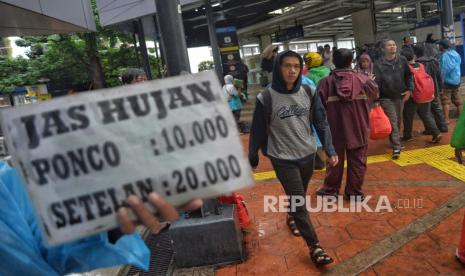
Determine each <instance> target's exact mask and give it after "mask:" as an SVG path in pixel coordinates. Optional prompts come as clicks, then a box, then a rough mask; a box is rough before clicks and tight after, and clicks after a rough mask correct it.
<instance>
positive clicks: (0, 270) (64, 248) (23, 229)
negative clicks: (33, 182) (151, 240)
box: [0, 161, 150, 275]
mask: <svg viewBox="0 0 465 276" xmlns="http://www.w3.org/2000/svg"><path fill="white" fill-rule="evenodd" d="M0 233H1V242H0V275H63V274H68V273H72V272H85V271H90V270H93V269H97V268H103V267H110V266H117V265H122V264H131V265H135V266H138V267H140V268H142V269H145V270H148V266H149V259H150V251H149V249H148V248H147V246H146V245H145V243H144V242H143V240H142V239H141V237H140V236H139V234H137V233H135V234H133V235H125V236H123V237H121V238H120V239H119V240H118V241H117V242H116V243H115V244H111V243H110V242H109V241H108V237H107V233H101V234H99V235H95V236H92V237H88V238H85V239H81V240H78V241H75V242H70V243H67V244H63V245H60V246H55V247H49V248H47V247H45V246H44V244H43V243H42V231H41V229H40V228H39V226H38V224H37V219H36V215H35V213H34V210H33V208H32V204H31V202H30V200H29V198H28V195H27V193H26V191H25V189H24V186H23V184H22V181H21V179H20V178H19V176H18V175H17V174H16V172H15V171H14V170H13V169H12V168H11V167H9V166H8V165H7V164H6V163H5V162H3V161H0Z"/></svg>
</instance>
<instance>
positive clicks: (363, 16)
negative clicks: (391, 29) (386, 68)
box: [352, 9, 376, 47]
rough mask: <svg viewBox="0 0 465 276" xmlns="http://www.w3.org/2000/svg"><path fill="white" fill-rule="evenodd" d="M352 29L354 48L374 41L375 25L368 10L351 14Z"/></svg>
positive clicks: (371, 13)
mask: <svg viewBox="0 0 465 276" xmlns="http://www.w3.org/2000/svg"><path fill="white" fill-rule="evenodd" d="M352 29H353V30H354V39H355V47H362V46H363V44H366V43H375V41H376V23H375V20H374V13H373V12H372V11H371V10H370V9H366V10H361V11H358V12H354V13H352Z"/></svg>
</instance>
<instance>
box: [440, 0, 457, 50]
mask: <svg viewBox="0 0 465 276" xmlns="http://www.w3.org/2000/svg"><path fill="white" fill-rule="evenodd" d="M438 10H439V11H440V13H441V32H442V38H443V39H448V40H449V41H450V43H451V44H455V30H454V11H453V8H452V0H438Z"/></svg>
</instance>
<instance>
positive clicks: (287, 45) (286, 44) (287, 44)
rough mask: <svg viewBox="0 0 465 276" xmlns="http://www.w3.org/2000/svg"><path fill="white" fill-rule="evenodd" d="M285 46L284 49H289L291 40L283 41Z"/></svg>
mask: <svg viewBox="0 0 465 276" xmlns="http://www.w3.org/2000/svg"><path fill="white" fill-rule="evenodd" d="M283 48H284V50H289V42H284V43H283Z"/></svg>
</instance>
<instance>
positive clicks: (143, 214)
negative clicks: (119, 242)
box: [118, 193, 202, 234]
mask: <svg viewBox="0 0 465 276" xmlns="http://www.w3.org/2000/svg"><path fill="white" fill-rule="evenodd" d="M148 199H149V202H150V203H151V204H152V205H153V207H154V208H155V209H156V210H157V211H158V213H159V214H160V217H161V218H162V219H163V220H165V221H168V222H174V221H176V220H177V219H178V218H179V215H178V212H177V211H176V209H175V208H174V207H173V206H171V205H170V204H169V203H168V202H166V201H165V200H164V199H163V198H161V197H160V196H159V195H157V194H156V193H150V194H149V196H148ZM128 204H129V206H131V209H132V210H133V211H134V213H135V215H136V216H137V218H138V219H139V221H140V222H141V223H142V224H143V225H144V226H145V227H147V228H148V229H150V231H151V232H152V234H158V233H159V232H160V230H161V229H163V226H161V225H160V222H159V220H158V218H157V217H155V216H154V215H152V213H151V212H150V210H149V209H147V208H146V207H145V206H144V203H143V202H142V201H141V200H140V199H139V198H138V197H137V196H134V195H131V196H129V198H128ZM201 206H202V200H200V199H196V200H193V201H191V202H190V203H189V204H187V205H186V206H184V207H183V209H185V210H195V209H198V208H200V207H201ZM118 222H119V224H120V227H121V231H122V232H123V233H125V234H132V233H133V232H134V230H135V229H136V225H135V223H134V222H133V221H132V220H131V218H130V217H129V213H128V210H127V209H126V208H125V207H122V208H120V209H119V210H118Z"/></svg>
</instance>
